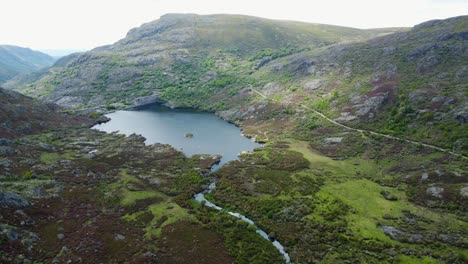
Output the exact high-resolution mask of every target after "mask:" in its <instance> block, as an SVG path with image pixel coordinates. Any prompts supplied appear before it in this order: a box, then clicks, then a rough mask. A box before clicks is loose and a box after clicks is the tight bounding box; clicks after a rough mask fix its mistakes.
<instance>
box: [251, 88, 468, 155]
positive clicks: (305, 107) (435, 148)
mask: <svg viewBox="0 0 468 264" xmlns="http://www.w3.org/2000/svg"><path fill="white" fill-rule="evenodd" d="M252 91H254V92H255V93H257V94H258V95H259V96H261V97H263V98H265V99H267V100H270V101H273V102H277V103H281V102H280V101H279V100H275V99H273V98H269V97H267V96H266V95H264V94H262V93H261V92H259V91H257V90H255V89H252ZM299 107H302V108H304V109H307V110H309V111H312V112H313V113H315V114H317V115H318V116H320V117H322V118H323V119H325V120H327V121H328V122H330V123H333V124H335V125H337V126H340V127H342V128H344V129H347V130H352V131H356V132H359V133H369V134H371V135H375V136H380V137H385V138H389V139H393V140H398V141H402V142H406V143H410V144H414V145H417V146H423V147H427V148H431V149H434V150H437V151H441V152H445V153H448V154H451V155H453V156H457V157H461V158H463V159H465V160H468V157H466V156H464V155H462V154H460V153H456V152H453V151H450V150H448V149H444V148H440V147H437V146H434V145H430V144H426V143H422V142H418V141H414V140H409V139H405V138H399V137H395V136H392V135H388V134H383V133H379V132H375V131H372V130H366V129H358V128H353V127H350V126H347V125H343V124H341V123H338V122H336V121H335V120H333V119H331V118H329V117H327V116H326V115H324V114H322V113H320V112H319V111H317V110H315V109H313V108H311V107H308V106H306V105H303V104H299Z"/></svg>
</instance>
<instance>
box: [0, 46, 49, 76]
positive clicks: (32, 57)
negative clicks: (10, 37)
mask: <svg viewBox="0 0 468 264" xmlns="http://www.w3.org/2000/svg"><path fill="white" fill-rule="evenodd" d="M54 62H55V59H54V58H53V57H51V56H49V55H47V54H44V53H42V52H39V51H35V50H31V49H29V48H22V47H17V46H11V45H0V83H3V82H5V81H7V80H9V79H11V78H13V77H14V76H16V75H18V74H20V73H27V72H32V71H36V70H39V69H41V68H44V67H47V66H50V65H52V64H53V63H54Z"/></svg>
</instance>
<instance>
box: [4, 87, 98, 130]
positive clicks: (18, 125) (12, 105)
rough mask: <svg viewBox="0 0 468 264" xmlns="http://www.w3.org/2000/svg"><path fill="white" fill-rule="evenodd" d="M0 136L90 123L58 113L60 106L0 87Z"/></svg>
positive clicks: (86, 119)
mask: <svg viewBox="0 0 468 264" xmlns="http://www.w3.org/2000/svg"><path fill="white" fill-rule="evenodd" d="M0 105H1V107H0V120H2V122H1V123H0V138H16V137H21V136H24V135H30V134H36V133H40V132H42V131H45V130H54V129H61V128H66V127H70V126H77V125H79V124H82V123H88V124H91V123H92V122H91V120H90V119H88V118H86V117H80V116H72V115H67V114H64V113H60V111H59V110H60V109H61V108H60V107H59V106H57V105H54V104H51V103H49V104H45V103H42V102H38V101H36V100H35V99H32V98H30V97H27V96H24V95H22V94H19V93H17V92H14V91H9V90H5V89H3V88H0Z"/></svg>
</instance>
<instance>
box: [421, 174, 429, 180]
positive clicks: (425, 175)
mask: <svg viewBox="0 0 468 264" xmlns="http://www.w3.org/2000/svg"><path fill="white" fill-rule="evenodd" d="M427 179H429V174H428V173H427V172H424V173H423V174H422V175H421V181H425V180H427Z"/></svg>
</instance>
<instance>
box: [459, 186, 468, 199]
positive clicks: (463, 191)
mask: <svg viewBox="0 0 468 264" xmlns="http://www.w3.org/2000/svg"><path fill="white" fill-rule="evenodd" d="M460 195H461V196H463V197H465V198H467V197H468V186H465V187H463V188H461V189H460Z"/></svg>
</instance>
